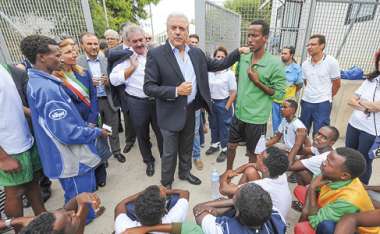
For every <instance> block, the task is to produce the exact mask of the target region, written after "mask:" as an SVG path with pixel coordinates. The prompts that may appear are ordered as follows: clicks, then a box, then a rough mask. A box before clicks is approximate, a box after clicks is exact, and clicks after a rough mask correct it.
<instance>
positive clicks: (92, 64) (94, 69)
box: [87, 57, 107, 97]
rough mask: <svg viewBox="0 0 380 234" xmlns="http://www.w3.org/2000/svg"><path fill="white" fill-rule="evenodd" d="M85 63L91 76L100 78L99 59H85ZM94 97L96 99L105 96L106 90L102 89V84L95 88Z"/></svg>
mask: <svg viewBox="0 0 380 234" xmlns="http://www.w3.org/2000/svg"><path fill="white" fill-rule="evenodd" d="M87 62H88V67H89V69H90V71H91V74H92V76H93V77H98V78H100V77H101V76H102V71H101V68H100V61H99V58H98V57H97V58H96V59H95V60H92V59H90V58H88V57H87ZM96 95H97V97H105V96H107V93H106V90H105V89H104V84H101V85H98V86H96Z"/></svg>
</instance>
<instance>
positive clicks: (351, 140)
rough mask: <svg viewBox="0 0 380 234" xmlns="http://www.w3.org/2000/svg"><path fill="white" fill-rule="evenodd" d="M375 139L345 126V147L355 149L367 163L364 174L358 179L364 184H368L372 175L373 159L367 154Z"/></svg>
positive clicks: (349, 126)
mask: <svg viewBox="0 0 380 234" xmlns="http://www.w3.org/2000/svg"><path fill="white" fill-rule="evenodd" d="M375 138H376V136H373V135H371V134H369V133H366V132H364V131H361V130H359V129H357V128H354V127H352V126H351V125H350V124H348V126H347V132H346V147H349V148H352V149H356V150H357V151H359V152H360V153H362V154H363V156H364V159H365V161H366V163H367V168H366V170H365V172H364V173H363V174H362V175H361V176H360V178H359V179H360V180H361V181H362V182H363V183H364V184H368V182H369V179H370V178H371V174H372V161H373V159H372V158H369V155H368V152H369V150H370V148H371V146H372V144H373V141H374V140H375Z"/></svg>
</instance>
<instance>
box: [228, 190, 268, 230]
mask: <svg viewBox="0 0 380 234" xmlns="http://www.w3.org/2000/svg"><path fill="white" fill-rule="evenodd" d="M234 204H235V208H236V210H237V211H239V216H238V219H239V222H240V223H241V224H243V225H246V226H251V227H252V226H253V227H259V226H262V225H263V224H264V223H265V222H266V221H268V220H269V218H270V217H271V215H272V199H271V198H270V196H269V193H268V192H267V191H265V190H264V189H263V188H261V186H260V185H257V184H255V183H248V184H246V185H244V186H243V187H242V188H241V189H240V190H239V191H238V193H237V194H236V199H235V203H234Z"/></svg>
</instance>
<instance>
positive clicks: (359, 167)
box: [335, 147, 367, 178]
mask: <svg viewBox="0 0 380 234" xmlns="http://www.w3.org/2000/svg"><path fill="white" fill-rule="evenodd" d="M335 151H336V153H337V154H338V155H340V156H341V157H344V158H345V159H346V161H345V162H344V165H343V167H344V170H345V171H347V172H348V173H350V175H351V177H352V178H356V177H359V176H361V175H362V174H363V173H364V171H365V169H366V167H367V164H366V161H365V159H364V156H363V155H362V154H361V153H360V152H359V151H357V150H354V149H351V148H347V147H339V148H337V149H336V150H335Z"/></svg>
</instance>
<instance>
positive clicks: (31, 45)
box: [20, 34, 58, 64]
mask: <svg viewBox="0 0 380 234" xmlns="http://www.w3.org/2000/svg"><path fill="white" fill-rule="evenodd" d="M49 45H58V43H57V42H56V41H55V40H53V39H52V38H50V37H47V36H43V35H37V34H35V35H30V36H27V37H25V38H23V39H22V40H21V43H20V49H21V52H22V54H23V55H24V56H25V57H26V58H27V59H28V60H29V61H30V62H31V63H32V64H36V58H37V54H47V53H49V52H50V48H49Z"/></svg>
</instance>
